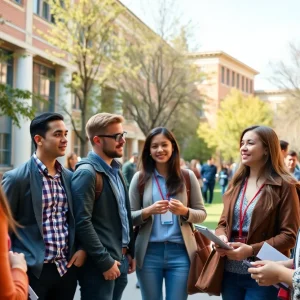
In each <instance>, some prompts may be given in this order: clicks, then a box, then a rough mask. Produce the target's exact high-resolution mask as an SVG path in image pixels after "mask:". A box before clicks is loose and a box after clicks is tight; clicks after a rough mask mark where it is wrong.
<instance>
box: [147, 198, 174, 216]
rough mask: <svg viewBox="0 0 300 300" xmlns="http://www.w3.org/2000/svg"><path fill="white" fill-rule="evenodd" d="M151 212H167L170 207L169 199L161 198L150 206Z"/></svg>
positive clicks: (158, 213) (157, 213) (159, 213)
mask: <svg viewBox="0 0 300 300" xmlns="http://www.w3.org/2000/svg"><path fill="white" fill-rule="evenodd" d="M149 209H150V213H151V214H152V215H162V214H165V213H166V212H167V211H168V209H169V201H168V200H159V201H156V202H155V203H153V204H152V205H151V206H149Z"/></svg>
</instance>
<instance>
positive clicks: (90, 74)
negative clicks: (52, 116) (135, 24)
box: [39, 0, 125, 156]
mask: <svg viewBox="0 0 300 300" xmlns="http://www.w3.org/2000/svg"><path fill="white" fill-rule="evenodd" d="M48 3H49V4H50V8H51V14H52V15H53V18H54V19H55V25H54V26H52V27H51V30H50V31H49V32H48V33H47V34H44V33H42V32H41V31H39V34H41V35H42V36H43V37H44V38H45V39H46V40H47V41H48V42H49V43H50V44H51V45H53V46H54V47H56V48H57V49H60V50H57V51H50V50H49V51H50V52H51V54H52V55H55V56H57V57H59V58H62V59H64V60H66V61H68V62H69V63H70V64H72V65H73V66H74V67H75V68H76V71H75V72H74V73H73V76H72V79H71V81H70V82H66V83H65V84H66V86H67V87H69V88H70V89H71V91H72V92H73V93H74V94H75V95H76V97H77V99H78V101H79V105H80V110H81V115H80V124H81V128H80V129H79V128H77V122H76V120H74V119H73V115H72V114H71V113H69V116H70V118H71V122H72V124H73V128H74V131H75V133H76V135H77V136H78V137H79V139H80V141H81V149H80V155H81V156H85V150H86V149H85V148H86V143H87V139H86V136H85V124H86V121H87V119H88V117H89V113H90V112H92V111H93V109H91V108H90V107H89V106H90V105H91V104H95V99H98V100H99V97H95V86H97V87H98V88H101V87H103V86H104V85H105V83H106V82H107V81H109V80H110V79H111V76H112V74H117V73H119V72H122V70H123V69H122V67H121V66H120V65H118V64H117V63H116V62H117V61H119V59H120V56H121V55H122V51H123V50H122V48H121V47H120V41H121V40H122V38H121V36H120V35H119V29H120V28H118V26H117V24H116V22H115V21H116V19H117V18H118V17H121V15H122V13H123V12H124V10H125V8H124V7H123V6H122V5H121V4H120V3H119V2H118V1H115V0H105V1H99V0H78V1H72V0H64V1H63V5H61V3H62V1H60V0H48Z"/></svg>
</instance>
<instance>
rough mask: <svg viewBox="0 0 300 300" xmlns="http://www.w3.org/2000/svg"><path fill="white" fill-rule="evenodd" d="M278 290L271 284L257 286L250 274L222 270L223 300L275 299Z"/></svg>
mask: <svg viewBox="0 0 300 300" xmlns="http://www.w3.org/2000/svg"><path fill="white" fill-rule="evenodd" d="M277 294H278V290H277V289H276V288H275V287H273V286H259V285H258V284H257V283H256V281H255V280H254V279H252V278H251V275H250V274H236V273H232V272H226V271H225V272H224V277H223V282H222V299H223V300H273V299H274V300H276V299H277Z"/></svg>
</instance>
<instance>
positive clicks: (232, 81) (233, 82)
mask: <svg viewBox="0 0 300 300" xmlns="http://www.w3.org/2000/svg"><path fill="white" fill-rule="evenodd" d="M231 86H235V72H233V71H232V77H231Z"/></svg>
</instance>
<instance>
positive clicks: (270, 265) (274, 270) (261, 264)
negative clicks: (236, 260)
mask: <svg viewBox="0 0 300 300" xmlns="http://www.w3.org/2000/svg"><path fill="white" fill-rule="evenodd" d="M251 264H252V265H253V267H252V268H249V269H248V272H249V273H250V274H251V277H252V278H253V279H254V280H256V282H257V283H258V284H259V285H261V286H269V285H273V284H277V283H278V282H280V281H281V280H280V279H279V277H280V274H281V273H282V272H283V271H284V270H285V269H286V267H285V266H284V265H283V264H282V263H277V262H273V261H268V260H262V261H255V262H252V263H251Z"/></svg>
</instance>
